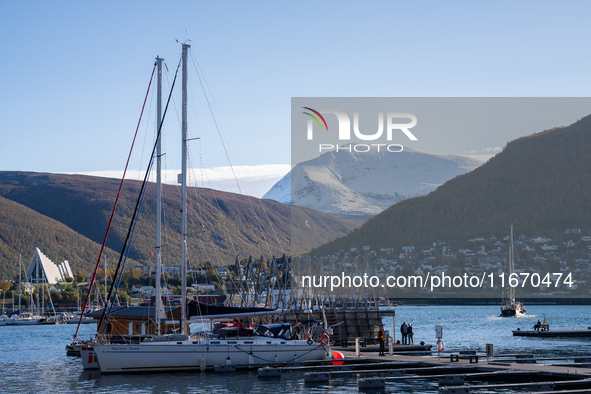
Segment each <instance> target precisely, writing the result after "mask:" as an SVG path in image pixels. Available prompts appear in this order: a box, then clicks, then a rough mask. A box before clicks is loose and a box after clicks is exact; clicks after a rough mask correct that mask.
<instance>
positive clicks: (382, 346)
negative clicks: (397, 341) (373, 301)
mask: <svg viewBox="0 0 591 394" xmlns="http://www.w3.org/2000/svg"><path fill="white" fill-rule="evenodd" d="M378 341H379V342H380V356H385V355H386V354H385V351H386V350H385V343H386V335H384V328H383V327H382V328H380V331H379V332H378Z"/></svg>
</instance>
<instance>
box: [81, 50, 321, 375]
mask: <svg viewBox="0 0 591 394" xmlns="http://www.w3.org/2000/svg"><path fill="white" fill-rule="evenodd" d="M189 48H190V45H188V44H186V43H184V44H182V58H181V61H182V122H181V129H182V172H181V176H180V179H181V188H182V208H181V214H182V218H181V236H182V240H181V308H180V309H181V326H180V334H170V335H161V336H156V337H154V338H153V339H151V340H145V341H143V342H140V343H137V344H133V345H129V344H127V345H123V346H122V345H121V344H112V343H110V342H109V341H108V337H105V336H100V335H98V336H97V340H96V342H95V343H93V344H92V346H93V349H94V353H95V355H96V357H97V360H98V364H99V367H100V370H101V372H141V371H143V372H146V371H150V372H156V371H178V370H196V369H201V370H206V369H209V368H213V367H214V366H216V365H220V364H233V365H235V366H238V367H247V368H248V367H254V366H262V365H271V364H277V363H286V362H296V361H297V362H303V361H306V360H321V359H324V358H326V357H330V353H331V350H330V347H329V346H328V345H327V343H321V342H319V341H318V339H319V337H320V334H317V332H318V331H323V329H322V328H321V326H320V325H317V326H315V327H314V329H315V330H316V331H315V334H314V335H311V334H310V335H308V338H307V339H306V340H296V339H294V338H293V337H292V333H291V325H290V324H269V325H259V326H257V327H254V328H244V327H242V325H241V324H240V323H237V324H236V325H233V326H232V327H225V328H223V329H221V330H218V331H212V332H201V333H199V334H196V335H191V334H190V333H189V332H188V330H187V328H188V316H187V283H186V280H187V141H188V137H187V80H188V74H187V55H188V50H189ZM158 59H159V58H157V63H160V61H158ZM177 73H178V68H177ZM174 80H175V81H176V74H175V79H174ZM172 88H174V81H173V84H172ZM172 88H171V94H172ZM169 102H170V96H169ZM167 107H168V103H167ZM165 114H166V110H165V112H164V115H165ZM163 120H164V119H162V121H160V122H159V124H158V134H157V138H156V140H157V141H156V145H155V147H154V150H155V151H157V152H158V153H157V154H156V155H155V154H154V151H153V152H152V156H151V157H152V158H151V160H150V164H149V166H148V171H147V172H146V177H147V176H148V174H149V172H150V167H151V165H152V163H153V161H154V157H155V156H156V160H157V162H158V159H159V157H160V156H161V153H160V150H159V139H160V135H161V129H162V124H163ZM157 167H158V169H159V165H158V164H157ZM157 179H158V178H157ZM146 181H147V179H144V185H143V186H142V188H141V189H140V196H138V203H136V211H135V212H134V215H133V219H132V224H130V232H129V233H128V237H127V238H126V241H125V245H124V251H125V250H126V249H125V248H128V247H129V245H128V240H129V234H130V233H132V232H133V226H134V223H133V220H135V217H136V212H137V208H138V205H139V203H141V198H142V195H143V193H144V190H145V182H146ZM158 201H160V197H158ZM159 220H160V213H157V221H159ZM157 223H158V222H157ZM157 227H158V225H157ZM160 249H161V243H160V239H159V232H158V235H157V251H156V252H157V278H156V287H157V290H156V297H155V298H156V308H155V309H156V310H155V316H156V322H157V324H158V326H160V324H159V323H160V321H161V316H159V313H160V311H162V310H163V308H162V306H161V305H160V303H161V294H160V277H159V275H160V273H161V267H160V266H159V264H161V255H160ZM122 255H123V253H122ZM120 263H121V258H120ZM119 269H120V264H118V266H117V270H116V274H115V276H117V273H118V272H119ZM275 269H276V267H275ZM114 282H115V281H114ZM114 286H115V284H114V283H113V284H112V285H111V291H110V292H109V298H111V297H112V290H113V289H114V288H115V292H116V286H115V287H114ZM199 305H200V304H199ZM200 306H201V305H200ZM212 309H213V308H212ZM198 310H199V311H201V309H199V308H198ZM237 311H241V312H243V313H240V315H241V316H242V317H244V316H249V315H252V316H259V315H261V314H267V315H268V314H274V313H275V311H272V310H268V309H267V310H261V309H260V308H258V309H257V308H248V310H246V308H244V309H241V308H226V310H225V311H224V312H229V313H225V316H231V315H232V314H236V313H237ZM200 317H201V319H204V318H205V319H207V318H209V317H211V316H200ZM105 318H107V319H108V311H107V308H105V310H104V312H103V317H102V318H101V322H100V323H99V325H98V327H99V330H100V332H105V330H106V324H104V322H103V321H104V319H105ZM327 337H328V336H326V338H327ZM313 338H314V339H313Z"/></svg>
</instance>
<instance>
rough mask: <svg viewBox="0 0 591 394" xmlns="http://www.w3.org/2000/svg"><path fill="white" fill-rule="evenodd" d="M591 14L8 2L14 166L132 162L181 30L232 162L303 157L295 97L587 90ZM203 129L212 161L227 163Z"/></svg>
mask: <svg viewBox="0 0 591 394" xmlns="http://www.w3.org/2000/svg"><path fill="white" fill-rule="evenodd" d="M589 15H591V3H588V2H583V1H571V2H544V1H535V2H534V1H531V2H527V1H525V2H513V1H494V2H493V1H490V2H474V1H449V2H442V1H420V2H410V1H407V2H397V1H366V2H358V1H321V2H318V1H297V2H295V1H294V2H281V1H279V2H278V1H215V2H214V1H208V2H205V1H167V2H155V1H99V2H87V1H2V2H0V50H1V56H2V61H1V62H0V82H1V85H0V86H1V90H0V113H1V114H2V122H0V170H24V171H39V172H83V171H86V172H88V171H106V170H120V169H122V168H123V166H124V163H125V158H126V155H127V151H128V149H129V144H130V142H131V136H132V134H133V131H134V130H135V124H136V122H137V117H138V115H139V111H140V108H141V103H142V100H143V96H144V94H145V89H146V87H147V83H148V80H149V76H150V73H151V70H152V64H153V59H154V57H155V56H156V55H160V56H161V57H164V58H165V59H166V61H167V64H168V66H169V68H170V69H171V70H170V71H171V73H172V72H173V69H174V68H175V66H176V64H177V62H178V59H179V56H180V46H179V45H178V44H177V43H176V42H175V39H178V40H179V41H184V40H185V38H188V39H190V40H191V45H192V49H193V53H194V56H195V58H196V59H197V61H198V62H199V64H200V66H201V69H202V70H203V72H204V74H205V77H206V78H207V81H208V84H209V86H210V88H211V90H212V91H213V93H214V96H215V99H216V102H217V104H218V106H219V108H220V112H221V114H222V115H223V122H224V124H225V125H226V126H227V132H228V134H227V135H228V136H230V137H229V138H231V139H232V140H233V142H234V144H235V146H236V147H238V150H239V151H240V160H239V162H237V163H236V162H235V163H234V164H239V165H261V164H289V162H290V158H289V157H290V146H289V144H290V98H291V97H308V96H311V97H314V96H321V97H330V96H345V97H376V96H377V97H380V96H381V97H390V96H395V97H431V96H443V97H447V96H480V97H488V96H501V97H503V96H519V97H536V96H568V97H572V96H584V97H587V96H589V95H590V92H591V51H589V37H591V24H590V23H589V20H588V18H589ZM192 82H193V83H195V80H193V81H192ZM166 86H167V84H166V82H165V87H166ZM194 86H198V85H194ZM151 111H152V112H151V115H153V113H154V112H153V111H154V108H152V109H151ZM190 111H192V109H190ZM589 112H590V113H591V108H590V111H589ZM170 116H171V117H172V120H174V122H173V123H172V125H176V123H177V121H176V114H175V113H174V112H171V113H170ZM202 127H203V129H202V130H201V131H200V132H199V133H196V134H199V135H201V136H202V137H203V139H204V140H203V144H204V145H203V159H202V161H203V165H204V166H205V167H216V166H225V165H228V162H227V160H226V159H225V157H224V155H223V154H222V150H221V148H220V146H219V145H216V144H217V141H218V137H217V135H216V134H215V132H213V131H212V130H211V129H208V125H207V123H204V125H203V126H202ZM143 132H144V133H145V134H146V135H149V137H147V139H149V138H152V137H153V130H148V131H147V132H146V131H145V130H144V131H143ZM516 137H517V135H516ZM148 142H150V141H148ZM505 142H506V141H499V143H498V144H497V145H500V146H503V145H504V143H505ZM166 143H167V145H173V144H174V145H175V146H176V145H178V144H177V137H176V136H173V137H168V139H167V141H166ZM489 145H490V144H487V145H482V146H480V145H479V144H478V142H477V141H475V145H474V147H473V149H474V150H480V149H482V148H485V147H486V146H489ZM142 146H143V145H142ZM145 146H146V147H145V148H143V149H146V150H148V149H149V144H146V145H145ZM431 153H447V154H456V153H462V152H457V151H455V150H454V144H453V141H450V144H449V146H441V147H440V151H438V152H431ZM145 155H147V152H146V153H144V156H143V163H145ZM172 156H173V155H171V157H172ZM174 160H176V159H174ZM194 160H198V159H197V158H194ZM140 161H141V160H139V159H138V160H137V161H135V162H134V163H133V164H132V166H135V167H139V165H140ZM172 162H173V163H174V161H172Z"/></svg>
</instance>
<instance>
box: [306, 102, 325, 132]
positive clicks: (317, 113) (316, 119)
mask: <svg viewBox="0 0 591 394" xmlns="http://www.w3.org/2000/svg"><path fill="white" fill-rule="evenodd" d="M302 108H304V109H307V110H308V111H312V112H314V113H315V114H316V115H318V116H320V119H322V122H324V126H326V131H328V125H327V124H326V120H324V116H322V115H321V114H320V112H318V111H316V110H315V109H312V108H310V107H302ZM302 113H303V114H306V115H308V116H310V117H312V118H313V119H314V120H315V121H316V122H317V123H318V126H320V130H322V123H320V121H319V120H318V118H317V117H315V116H314V115H312V114H311V113H309V112H302Z"/></svg>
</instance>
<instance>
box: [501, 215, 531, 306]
mask: <svg viewBox="0 0 591 394" xmlns="http://www.w3.org/2000/svg"><path fill="white" fill-rule="evenodd" d="M514 255H515V246H514V245H513V226H511V246H510V247H509V278H511V277H512V275H513V273H514V271H515V263H514V261H513V257H514ZM526 312H527V310H526V309H525V306H524V305H523V304H522V303H521V302H519V301H516V300H515V288H514V287H513V286H509V294H508V297H507V298H505V300H503V303H502V304H501V316H502V317H518V316H523V315H525V313H526Z"/></svg>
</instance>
